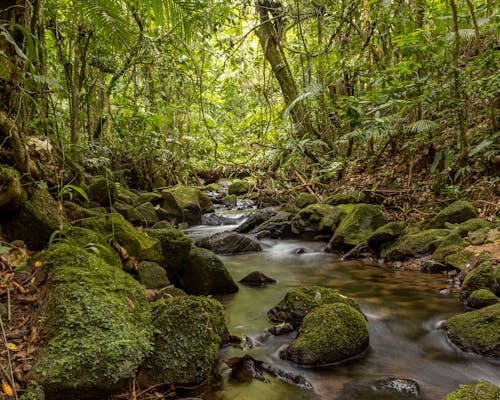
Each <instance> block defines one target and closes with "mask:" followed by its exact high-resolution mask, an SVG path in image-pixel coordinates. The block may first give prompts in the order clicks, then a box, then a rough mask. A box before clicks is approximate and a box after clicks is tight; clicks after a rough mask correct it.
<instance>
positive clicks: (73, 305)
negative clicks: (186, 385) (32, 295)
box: [33, 244, 153, 397]
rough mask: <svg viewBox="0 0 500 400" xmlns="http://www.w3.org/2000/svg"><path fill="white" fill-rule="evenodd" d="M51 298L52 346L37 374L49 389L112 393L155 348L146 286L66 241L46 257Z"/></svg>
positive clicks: (47, 313)
mask: <svg viewBox="0 0 500 400" xmlns="http://www.w3.org/2000/svg"><path fill="white" fill-rule="evenodd" d="M40 259H41V260H43V269H44V271H45V272H46V273H47V276H48V279H47V284H48V287H49V293H50V296H49V299H48V302H47V304H46V307H45V311H44V321H45V322H44V330H45V331H46V334H47V339H48V344H47V348H46V349H45V351H44V353H43V355H42V357H41V359H40V361H39V362H38V364H37V366H36V367H35V370H34V373H33V377H34V379H35V380H36V381H38V382H39V383H40V384H42V386H43V387H44V389H45V391H46V393H51V394H53V395H54V394H56V395H57V397H61V394H66V396H67V397H71V394H75V393H80V392H83V393H85V396H89V394H90V395H92V394H95V393H98V394H99V395H100V394H102V393H109V392H110V391H113V390H116V389H119V388H121V387H123V385H124V384H125V383H126V382H127V380H128V379H130V378H132V377H133V376H135V373H136V371H137V368H138V366H139V365H140V364H141V363H142V361H143V359H144V358H145V356H146V354H147V353H148V352H149V351H150V349H151V339H152V333H153V332H152V328H151V325H150V323H151V310H150V306H149V303H148V302H147V299H146V296H145V292H144V287H143V286H142V285H140V284H139V283H138V282H136V281H135V280H134V279H133V278H132V277H131V276H130V275H128V274H126V273H125V272H123V271H122V270H120V269H117V268H113V267H111V266H110V265H109V264H107V263H105V262H104V261H103V260H101V259H100V258H99V257H97V256H94V255H91V254H89V253H87V252H86V251H85V250H83V249H80V248H78V247H73V246H69V245H65V244H61V245H56V246H53V247H51V248H50V249H49V250H47V251H46V252H44V253H42V254H41V255H40Z"/></svg>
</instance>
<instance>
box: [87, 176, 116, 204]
mask: <svg viewBox="0 0 500 400" xmlns="http://www.w3.org/2000/svg"><path fill="white" fill-rule="evenodd" d="M117 192H118V190H117V189H116V184H115V183H114V182H113V181H111V180H109V179H108V178H106V177H103V176H99V177H96V178H95V179H94V180H93V182H92V183H91V184H90V185H89V186H88V188H87V194H88V196H89V199H90V200H91V201H95V202H97V203H99V204H100V205H101V206H104V207H109V206H111V205H112V204H113V203H114V202H115V200H116V195H117Z"/></svg>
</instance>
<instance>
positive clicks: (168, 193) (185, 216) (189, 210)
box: [160, 185, 214, 225]
mask: <svg viewBox="0 0 500 400" xmlns="http://www.w3.org/2000/svg"><path fill="white" fill-rule="evenodd" d="M161 196H162V198H163V199H162V201H161V203H160V205H161V207H162V208H163V209H165V210H166V211H167V212H168V213H169V214H170V215H172V216H174V217H176V218H177V222H187V223H188V224H190V225H195V224H199V223H201V216H202V214H204V213H209V212H213V211H214V206H213V204H212V201H211V200H210V198H209V197H208V196H207V195H206V194H205V193H203V192H202V191H201V190H200V189H198V188H195V187H190V186H182V185H178V186H176V187H174V188H172V189H165V190H162V192H161Z"/></svg>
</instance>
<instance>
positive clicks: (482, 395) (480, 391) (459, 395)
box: [443, 379, 500, 400]
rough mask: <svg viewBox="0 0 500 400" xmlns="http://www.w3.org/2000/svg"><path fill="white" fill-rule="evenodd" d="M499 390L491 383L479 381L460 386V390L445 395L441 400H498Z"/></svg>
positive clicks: (499, 397) (499, 396)
mask: <svg viewBox="0 0 500 400" xmlns="http://www.w3.org/2000/svg"><path fill="white" fill-rule="evenodd" d="M498 399H500V388H499V387H498V386H496V385H494V384H493V383H491V382H488V381H486V380H484V379H480V380H478V381H476V382H473V383H471V384H470V385H460V388H458V389H457V390H455V391H454V392H451V393H450V394H448V395H446V396H445V397H444V398H443V400H498Z"/></svg>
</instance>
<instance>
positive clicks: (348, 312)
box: [280, 303, 369, 367]
mask: <svg viewBox="0 0 500 400" xmlns="http://www.w3.org/2000/svg"><path fill="white" fill-rule="evenodd" d="M368 343H369V338H368V324H367V322H366V319H365V317H364V316H363V314H361V313H360V312H359V311H358V310H356V309H355V308H353V307H351V306H349V305H347V304H343V303H334V304H324V305H322V306H319V307H316V308H314V309H313V310H312V311H311V312H310V313H308V314H307V315H306V316H305V317H304V320H303V322H302V325H301V326H300V328H299V335H298V337H297V339H295V340H294V341H293V342H292V344H291V345H290V346H288V347H287V348H286V349H285V350H283V351H282V352H280V357H281V358H284V359H285V360H289V361H291V362H293V363H295V364H299V365H303V366H308V367H320V366H325V365H330V364H335V363H339V362H342V361H345V360H348V359H350V358H352V357H354V356H357V355H360V353H362V352H363V351H364V350H365V349H366V348H367V347H368Z"/></svg>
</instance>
